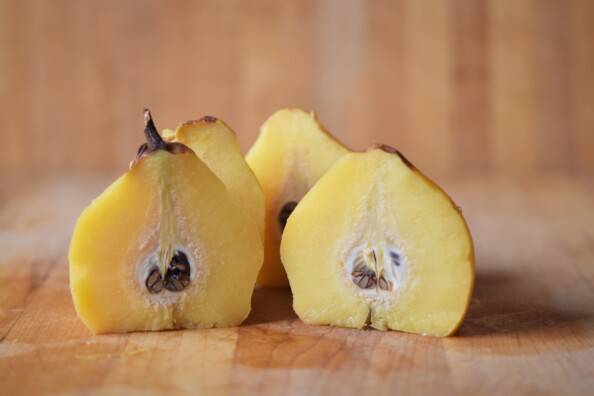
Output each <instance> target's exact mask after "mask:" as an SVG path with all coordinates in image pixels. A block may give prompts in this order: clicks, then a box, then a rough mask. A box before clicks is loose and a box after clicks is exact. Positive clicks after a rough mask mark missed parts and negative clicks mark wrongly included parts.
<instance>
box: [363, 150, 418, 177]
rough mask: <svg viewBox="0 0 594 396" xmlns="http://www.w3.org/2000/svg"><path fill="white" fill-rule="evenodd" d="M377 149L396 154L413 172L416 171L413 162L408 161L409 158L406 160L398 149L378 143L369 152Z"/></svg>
mask: <svg viewBox="0 0 594 396" xmlns="http://www.w3.org/2000/svg"><path fill="white" fill-rule="evenodd" d="M375 149H379V150H382V151H385V152H386V153H389V154H396V155H397V156H399V157H400V159H401V160H402V162H404V165H406V166H408V167H409V168H410V169H411V170H416V169H417V168H416V166H414V165H413V163H412V162H410V161H409V160H408V158H406V157H405V156H404V154H402V153H401V152H400V151H399V150H398V149H395V148H394V147H392V146H388V145H387V144H381V143H376V144H374V145H372V146H370V147H369V148H368V149H367V151H371V150H375Z"/></svg>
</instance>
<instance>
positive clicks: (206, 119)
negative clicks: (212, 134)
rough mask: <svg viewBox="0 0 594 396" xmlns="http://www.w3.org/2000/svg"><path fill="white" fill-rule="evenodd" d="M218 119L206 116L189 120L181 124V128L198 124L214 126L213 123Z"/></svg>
mask: <svg viewBox="0 0 594 396" xmlns="http://www.w3.org/2000/svg"><path fill="white" fill-rule="evenodd" d="M218 120H219V119H218V118H217V117H215V116H209V115H206V116H204V117H202V118H199V119H197V120H189V121H186V122H184V123H183V124H182V126H189V125H194V124H200V123H205V124H214V123H215V122H217V121H218Z"/></svg>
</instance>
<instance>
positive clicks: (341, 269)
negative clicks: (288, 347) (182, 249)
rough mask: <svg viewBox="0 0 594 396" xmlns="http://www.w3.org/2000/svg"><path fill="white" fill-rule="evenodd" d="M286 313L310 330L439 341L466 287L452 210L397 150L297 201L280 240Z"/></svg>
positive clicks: (462, 229) (463, 248) (454, 323)
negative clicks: (373, 331) (289, 303)
mask: <svg viewBox="0 0 594 396" xmlns="http://www.w3.org/2000/svg"><path fill="white" fill-rule="evenodd" d="M281 255H282V260H283V264H284V266H285V269H286V271H287V274H288V277H289V281H290V284H291V289H292V292H293V307H294V309H295V311H296V312H297V314H298V315H299V317H300V318H301V319H302V320H303V321H304V322H306V323H310V324H329V325H334V326H345V327H354V328H362V327H364V326H366V325H370V326H372V327H374V328H377V329H380V330H385V329H393V330H401V331H406V332H412V333H419V334H428V335H436V336H446V335H450V334H452V333H453V332H454V331H455V330H456V329H457V328H458V326H459V325H460V323H461V322H462V320H463V318H464V315H465V313H466V310H467V307H468V304H469V300H470V296H471V293H472V288H473V284H474V252H473V244H472V239H471V236H470V233H469V230H468V228H467V225H466V223H465V221H464V218H463V217H462V215H461V213H460V211H459V210H458V208H457V207H456V205H455V204H454V203H453V202H452V200H451V199H450V198H449V197H448V196H447V195H446V193H445V192H444V191H443V190H441V189H440V188H439V187H438V186H437V185H436V184H435V183H433V182H432V181H430V180H429V179H428V178H427V177H425V176H424V175H423V174H421V173H420V172H419V171H418V170H417V169H416V168H415V167H414V166H412V164H411V163H410V162H408V161H407V160H406V159H405V158H404V157H403V156H402V155H401V154H400V153H399V152H398V151H397V150H395V149H393V148H391V147H388V146H383V145H382V146H374V147H373V148H371V149H370V150H368V151H367V152H365V153H352V154H348V155H346V156H345V157H344V158H343V159H341V160H340V161H338V162H337V163H336V165H335V166H334V167H332V168H331V169H330V170H329V171H328V172H327V173H326V175H324V176H323V177H322V178H321V179H320V180H319V181H318V183H317V184H316V185H315V186H314V187H313V188H312V189H311V190H310V191H309V192H308V193H307V194H306V195H305V197H304V198H303V199H302V200H301V202H300V203H299V205H298V206H297V207H296V208H295V211H294V212H293V214H292V215H291V217H290V218H289V220H288V222H287V226H286V228H285V231H284V233H283V239H282V246H281Z"/></svg>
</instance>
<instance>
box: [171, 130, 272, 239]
mask: <svg viewBox="0 0 594 396" xmlns="http://www.w3.org/2000/svg"><path fill="white" fill-rule="evenodd" d="M163 137H164V138H165V139H166V140H168V141H176V142H180V143H183V144H185V145H186V146H188V147H190V148H191V149H192V151H194V153H195V154H196V155H197V156H198V158H200V159H201V160H202V161H203V162H204V163H205V164H206V165H207V166H208V167H209V168H210V170H212V171H213V173H214V174H215V175H216V176H217V177H218V178H219V179H221V181H222V182H223V183H224V184H225V186H226V187H227V189H228V190H229V193H230V194H231V198H232V199H233V201H234V202H235V204H236V205H237V206H239V207H240V208H241V209H242V210H243V211H244V212H245V213H247V214H248V216H251V217H252V219H254V221H255V222H256V223H257V224H258V227H259V230H260V235H263V234H264V193H263V192H262V189H261V188H260V184H259V183H258V180H257V179H256V176H255V175H254V173H253V172H252V170H251V169H250V167H249V166H248V165H247V163H246V161H245V159H244V157H243V154H242V153H241V149H240V147H239V143H238V142H237V137H236V136H235V133H234V132H233V131H232V130H231V128H229V127H228V126H227V125H226V124H225V123H224V122H223V121H221V120H213V121H212V122H208V121H204V120H198V121H190V122H187V123H185V124H182V125H180V126H179V127H178V128H177V129H176V130H175V131H171V130H165V131H163Z"/></svg>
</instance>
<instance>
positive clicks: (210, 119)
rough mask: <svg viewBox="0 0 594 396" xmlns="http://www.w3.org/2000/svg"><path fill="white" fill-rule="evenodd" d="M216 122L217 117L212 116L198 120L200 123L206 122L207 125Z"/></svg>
mask: <svg viewBox="0 0 594 396" xmlns="http://www.w3.org/2000/svg"><path fill="white" fill-rule="evenodd" d="M217 120H218V119H217V117H213V116H209V115H207V116H204V117H202V118H201V119H200V121H204V122H207V123H213V122H217Z"/></svg>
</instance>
